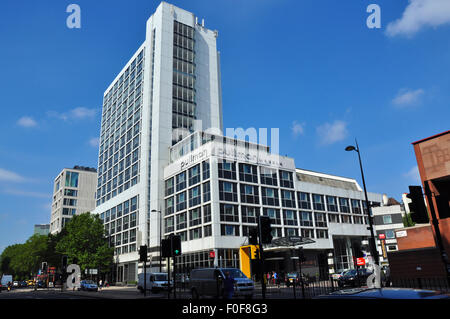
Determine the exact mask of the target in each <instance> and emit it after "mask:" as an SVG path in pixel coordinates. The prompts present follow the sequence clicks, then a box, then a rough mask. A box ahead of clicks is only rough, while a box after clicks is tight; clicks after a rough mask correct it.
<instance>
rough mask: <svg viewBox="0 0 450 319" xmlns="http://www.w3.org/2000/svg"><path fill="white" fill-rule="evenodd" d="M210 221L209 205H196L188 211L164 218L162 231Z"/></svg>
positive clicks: (166, 231)
mask: <svg viewBox="0 0 450 319" xmlns="http://www.w3.org/2000/svg"><path fill="white" fill-rule="evenodd" d="M209 222H211V205H204V206H202V207H196V208H193V209H190V210H189V211H185V212H182V213H180V214H176V215H175V216H169V217H165V218H164V231H165V233H170V232H173V231H175V230H177V231H178V230H181V229H185V228H188V225H189V227H193V226H197V225H200V224H202V223H203V224H206V223H209Z"/></svg>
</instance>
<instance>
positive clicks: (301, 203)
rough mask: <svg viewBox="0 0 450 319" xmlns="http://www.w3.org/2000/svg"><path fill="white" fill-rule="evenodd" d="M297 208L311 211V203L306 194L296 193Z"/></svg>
mask: <svg viewBox="0 0 450 319" xmlns="http://www.w3.org/2000/svg"><path fill="white" fill-rule="evenodd" d="M297 199H298V207H299V208H302V209H311V201H310V199H309V194H308V193H303V192H297Z"/></svg>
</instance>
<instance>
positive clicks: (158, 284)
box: [137, 272, 173, 293]
mask: <svg viewBox="0 0 450 319" xmlns="http://www.w3.org/2000/svg"><path fill="white" fill-rule="evenodd" d="M167 279H168V276H167V273H165V272H150V273H147V282H146V286H147V290H151V291H152V292H153V293H156V292H158V291H161V290H167V288H168V280H167ZM170 284H171V286H172V285H173V281H172V280H171V281H170ZM137 289H139V291H140V292H142V293H143V292H144V273H140V274H139V275H138V284H137Z"/></svg>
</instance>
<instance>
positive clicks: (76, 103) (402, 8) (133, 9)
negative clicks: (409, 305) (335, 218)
mask: <svg viewBox="0 0 450 319" xmlns="http://www.w3.org/2000/svg"><path fill="white" fill-rule="evenodd" d="M71 3H76V4H78V5H79V6H80V8H81V28H80V29H69V28H67V26H66V19H67V17H68V16H69V13H66V8H67V6H68V5H69V4H71ZM171 3H173V4H174V5H177V6H179V7H181V8H184V9H186V10H188V11H191V12H194V13H195V14H196V15H197V16H198V17H199V18H200V19H202V18H204V19H205V26H206V27H207V28H210V29H216V30H218V31H219V37H218V48H219V51H220V52H221V71H222V91H223V114H224V127H225V128H226V127H233V128H237V127H242V128H249V127H255V128H268V129H269V130H270V128H279V129H280V153H281V154H282V155H288V156H290V157H293V158H295V160H296V165H297V167H300V168H304V169H309V170H314V171H320V172H326V173H330V174H335V175H340V176H347V177H353V178H356V179H357V180H358V181H360V174H359V167H358V161H357V156H356V153H348V152H345V151H344V148H345V146H347V145H348V144H352V143H354V139H355V138H357V139H358V142H359V145H360V148H361V153H362V159H363V164H364V169H365V174H366V183H367V187H368V190H369V191H372V192H379V193H386V194H388V196H390V197H395V198H397V199H399V198H400V197H401V193H403V192H407V191H408V185H414V184H417V183H418V179H417V176H418V173H417V168H416V161H415V155H414V152H413V148H412V145H411V142H413V141H416V140H419V139H421V138H424V137H428V136H430V135H434V134H436V133H439V132H442V131H446V130H448V129H449V127H448V118H449V116H450V108H449V99H450V90H449V86H450V83H449V80H450V72H448V70H449V66H450V42H449V41H448V39H449V36H450V24H449V22H450V5H449V4H450V2H449V1H447V0H431V1H430V0H421V3H422V6H418V3H419V1H418V0H410V1H406V0H404V1H400V0H398V1H390V0H370V1H365V0H354V1H334V0H302V1H299V0H276V1H275V0H245V1H242V0H217V1H216V0H189V1H186V0H185V1H172V2H171ZM371 3H376V4H378V5H379V7H380V8H381V28H380V29H369V28H368V27H367V25H366V19H367V17H368V16H369V15H370V13H367V12H366V8H367V6H368V5H369V4H371ZM158 4H159V1H138V0H131V1H111V0H109V1H103V0H96V1H87V0H84V1H83V0H71V1H63V0H60V1H50V0H45V1H44V0H42V1H32V0H23V1H2V3H1V4H0V45H1V49H0V70H1V75H2V76H1V77H0V96H1V100H0V106H1V111H2V116H1V117H0V136H1V139H0V202H1V206H0V251H2V250H3V248H4V247H6V246H7V245H10V244H13V243H20V242H24V241H25V240H26V239H27V238H28V237H29V236H30V235H32V232H33V225H34V224H38V223H48V222H49V220H50V206H51V194H52V185H53V179H54V177H55V176H56V175H57V174H58V173H59V172H60V171H61V169H62V168H64V167H73V166H74V165H83V166H91V167H96V166H97V155H98V148H97V147H98V146H97V138H98V135H99V131H100V118H101V105H102V95H103V92H104V90H105V89H106V88H107V86H108V85H109V84H110V82H111V81H112V80H113V79H114V77H115V75H116V74H117V73H118V72H119V71H120V70H121V68H122V67H123V65H124V64H125V63H126V62H127V61H128V59H129V58H130V57H131V55H132V54H133V53H134V52H135V51H136V50H137V49H138V47H139V46H140V45H141V43H142V42H143V40H144V38H145V22H146V20H147V19H148V17H149V16H150V15H151V14H152V13H153V12H154V10H155V9H156V7H157V6H158Z"/></svg>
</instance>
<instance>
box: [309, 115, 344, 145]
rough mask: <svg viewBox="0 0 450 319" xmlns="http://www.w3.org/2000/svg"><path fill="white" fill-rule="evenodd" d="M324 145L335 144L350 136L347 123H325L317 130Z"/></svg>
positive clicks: (337, 121)
mask: <svg viewBox="0 0 450 319" xmlns="http://www.w3.org/2000/svg"><path fill="white" fill-rule="evenodd" d="M316 131H317V134H318V135H319V138H320V141H321V143H322V144H327V145H328V144H333V143H336V142H339V141H342V140H343V139H345V138H346V137H347V136H348V130H347V123H345V122H344V121H339V120H336V121H334V122H333V123H331V124H330V123H325V124H323V125H320V126H318V127H317V128H316Z"/></svg>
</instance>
